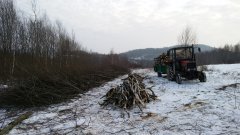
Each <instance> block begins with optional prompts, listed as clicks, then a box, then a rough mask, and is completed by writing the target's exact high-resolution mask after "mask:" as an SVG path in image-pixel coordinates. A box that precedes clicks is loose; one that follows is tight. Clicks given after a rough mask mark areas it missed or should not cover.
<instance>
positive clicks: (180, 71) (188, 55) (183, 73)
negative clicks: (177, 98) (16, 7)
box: [167, 45, 206, 84]
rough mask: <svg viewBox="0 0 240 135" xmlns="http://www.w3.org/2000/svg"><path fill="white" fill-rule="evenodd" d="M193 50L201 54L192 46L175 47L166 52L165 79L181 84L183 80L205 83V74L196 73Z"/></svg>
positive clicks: (201, 72)
mask: <svg viewBox="0 0 240 135" xmlns="http://www.w3.org/2000/svg"><path fill="white" fill-rule="evenodd" d="M195 50H198V51H199V52H201V49H200V48H196V47H194V46H193V45H192V46H186V47H175V48H172V49H169V50H168V51H167V56H168V59H169V62H168V64H167V78H168V80H170V81H176V82H177V83H178V84H181V83H182V80H183V78H185V79H187V80H193V79H199V80H200V82H206V74H205V73H204V72H203V71H197V65H196V57H195V52H194V51H195Z"/></svg>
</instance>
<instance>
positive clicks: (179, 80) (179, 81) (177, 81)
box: [176, 74, 182, 84]
mask: <svg viewBox="0 0 240 135" xmlns="http://www.w3.org/2000/svg"><path fill="white" fill-rule="evenodd" d="M176 83H178V84H182V77H181V75H180V74H177V75H176Z"/></svg>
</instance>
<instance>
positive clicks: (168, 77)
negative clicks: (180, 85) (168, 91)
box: [167, 67, 175, 81]
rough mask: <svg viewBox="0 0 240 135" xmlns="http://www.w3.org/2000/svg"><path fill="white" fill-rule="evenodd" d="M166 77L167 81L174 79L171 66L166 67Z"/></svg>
mask: <svg viewBox="0 0 240 135" xmlns="http://www.w3.org/2000/svg"><path fill="white" fill-rule="evenodd" d="M167 79H168V80H169V81H174V79H175V78H174V74H173V70H172V68H171V67H168V68H167Z"/></svg>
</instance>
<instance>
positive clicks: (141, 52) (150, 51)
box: [121, 44, 214, 60]
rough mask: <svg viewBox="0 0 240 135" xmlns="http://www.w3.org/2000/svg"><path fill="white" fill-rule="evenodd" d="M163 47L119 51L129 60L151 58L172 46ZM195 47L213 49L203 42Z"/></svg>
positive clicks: (204, 49)
mask: <svg viewBox="0 0 240 135" xmlns="http://www.w3.org/2000/svg"><path fill="white" fill-rule="evenodd" d="M176 46H177V45H175V46H171V47H164V48H146V49H136V50H131V51H128V52H125V53H121V55H122V56H126V57H127V58H128V59H130V60H153V59H154V58H155V57H157V56H159V55H160V54H162V53H166V52H167V50H168V49H170V48H172V47H176ZM196 46H197V47H200V48H201V50H202V52H207V51H212V50H214V48H213V47H211V46H208V45H204V44H198V45H196Z"/></svg>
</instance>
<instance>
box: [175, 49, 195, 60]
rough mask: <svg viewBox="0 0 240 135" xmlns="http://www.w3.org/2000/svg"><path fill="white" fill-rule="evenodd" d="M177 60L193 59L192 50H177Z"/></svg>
mask: <svg viewBox="0 0 240 135" xmlns="http://www.w3.org/2000/svg"><path fill="white" fill-rule="evenodd" d="M176 58H177V59H191V58H192V48H179V49H176Z"/></svg>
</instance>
